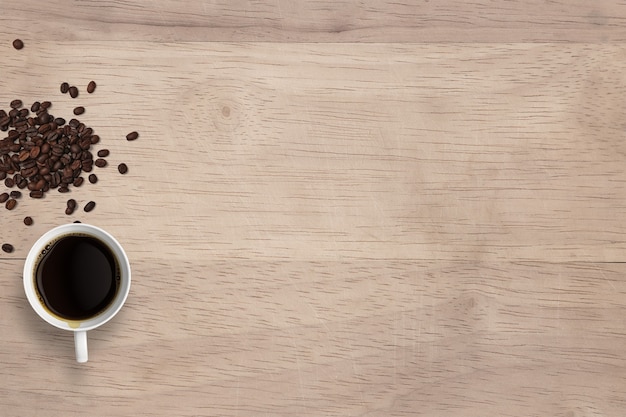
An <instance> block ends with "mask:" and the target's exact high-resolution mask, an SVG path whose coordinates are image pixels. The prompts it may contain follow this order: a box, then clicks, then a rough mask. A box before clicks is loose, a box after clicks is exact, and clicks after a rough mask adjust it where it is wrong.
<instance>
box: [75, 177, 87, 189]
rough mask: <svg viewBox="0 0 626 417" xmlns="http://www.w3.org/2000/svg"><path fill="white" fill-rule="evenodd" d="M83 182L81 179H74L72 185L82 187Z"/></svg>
mask: <svg viewBox="0 0 626 417" xmlns="http://www.w3.org/2000/svg"><path fill="white" fill-rule="evenodd" d="M83 181H84V178H83V177H78V178H76V179H74V183H73V184H72V185H73V186H74V187H80V186H81V185H83Z"/></svg>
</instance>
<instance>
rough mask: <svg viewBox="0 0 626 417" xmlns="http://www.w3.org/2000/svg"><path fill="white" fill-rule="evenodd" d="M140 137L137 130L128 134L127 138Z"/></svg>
mask: <svg viewBox="0 0 626 417" xmlns="http://www.w3.org/2000/svg"><path fill="white" fill-rule="evenodd" d="M138 137H139V133H137V132H130V133H129V134H128V135H126V140H135V139H137V138H138Z"/></svg>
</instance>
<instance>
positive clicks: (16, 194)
mask: <svg viewBox="0 0 626 417" xmlns="http://www.w3.org/2000/svg"><path fill="white" fill-rule="evenodd" d="M9 195H10V196H11V198H20V197H21V196H22V192H21V191H17V190H15V191H11V193H10V194H9Z"/></svg>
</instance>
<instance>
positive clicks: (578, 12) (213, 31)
mask: <svg viewBox="0 0 626 417" xmlns="http://www.w3.org/2000/svg"><path fill="white" fill-rule="evenodd" d="M1 5H2V11H3V15H4V16H5V19H3V26H4V30H5V31H6V33H9V34H11V35H16V34H20V36H22V37H23V38H25V39H27V40H29V41H30V40H31V39H32V40H33V41H34V42H39V40H40V39H42V38H45V39H52V40H57V41H59V40H60V41H65V40H73V41H80V40H96V41H102V40H116V41H127V40H130V39H135V40H151V41H157V42H180V41H277V42H494V41H495V42H562V41H568V42H598V43H605V42H624V41H625V40H626V25H625V19H626V5H624V4H623V3H621V2H618V1H615V0H595V1H587V0H551V1H546V0H527V1H511V0H475V1H466V0H446V1H437V0H410V1H391V0H370V1H366V2H358V1H354V0H339V1H328V0H324V1H306V0H294V1H285V0H275V1H263V2H250V1H245V0H234V1H227V0H219V1H176V0H160V1H152V2H140V1H124V2H99V1H78V0H59V1H55V3H54V5H49V4H48V3H45V2H42V1H29V2H9V1H3V2H2V4H1ZM26 28H27V29H26Z"/></svg>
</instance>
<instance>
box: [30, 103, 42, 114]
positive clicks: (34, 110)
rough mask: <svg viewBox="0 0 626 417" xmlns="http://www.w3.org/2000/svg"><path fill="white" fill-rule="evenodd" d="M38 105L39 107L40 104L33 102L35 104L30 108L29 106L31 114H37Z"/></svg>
mask: <svg viewBox="0 0 626 417" xmlns="http://www.w3.org/2000/svg"><path fill="white" fill-rule="evenodd" d="M40 105H41V103H40V102H38V101H35V102H34V103H33V105H32V106H30V111H32V112H33V113H37V112H38V111H39V106H40Z"/></svg>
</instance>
